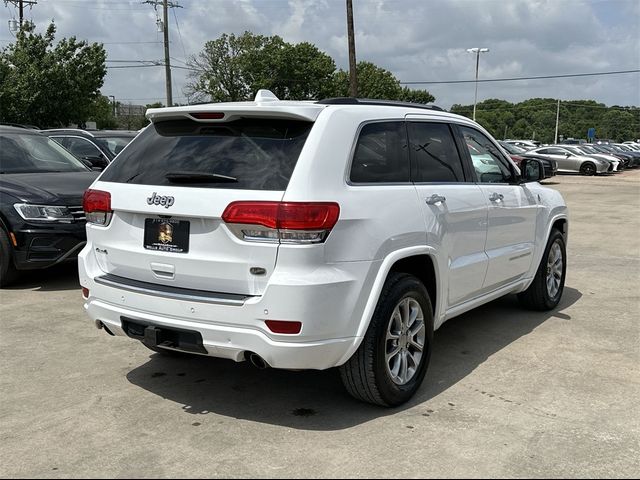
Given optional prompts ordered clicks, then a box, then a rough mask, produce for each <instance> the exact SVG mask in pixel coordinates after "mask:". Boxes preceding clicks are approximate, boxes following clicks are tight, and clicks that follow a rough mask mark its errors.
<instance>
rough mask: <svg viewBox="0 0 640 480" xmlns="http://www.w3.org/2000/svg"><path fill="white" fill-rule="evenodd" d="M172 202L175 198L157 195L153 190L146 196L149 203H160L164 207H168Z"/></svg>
mask: <svg viewBox="0 0 640 480" xmlns="http://www.w3.org/2000/svg"><path fill="white" fill-rule="evenodd" d="M173 202H175V198H173V197H165V196H162V195H158V194H157V193H156V192H153V195H151V196H150V197H149V198H147V203H148V204H149V205H162V206H163V207H164V208H169V207H170V206H171V205H173Z"/></svg>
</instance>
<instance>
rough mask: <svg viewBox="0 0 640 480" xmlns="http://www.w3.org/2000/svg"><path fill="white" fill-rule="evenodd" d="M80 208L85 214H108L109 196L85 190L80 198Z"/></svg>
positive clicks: (109, 207)
mask: <svg viewBox="0 0 640 480" xmlns="http://www.w3.org/2000/svg"><path fill="white" fill-rule="evenodd" d="M82 207H83V208H84V211H85V212H86V213H91V212H110V211H111V194H110V193H109V192H103V191H102V190H87V191H86V192H84V196H83V197H82Z"/></svg>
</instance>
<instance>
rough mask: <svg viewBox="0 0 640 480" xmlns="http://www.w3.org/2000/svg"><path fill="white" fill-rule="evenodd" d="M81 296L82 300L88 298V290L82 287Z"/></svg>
mask: <svg viewBox="0 0 640 480" xmlns="http://www.w3.org/2000/svg"><path fill="white" fill-rule="evenodd" d="M82 296H83V297H84V298H89V289H88V288H86V287H82Z"/></svg>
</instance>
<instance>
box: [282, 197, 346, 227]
mask: <svg viewBox="0 0 640 480" xmlns="http://www.w3.org/2000/svg"><path fill="white" fill-rule="evenodd" d="M339 215H340V206H339V205H338V204H337V203H319V202H315V203H290V202H284V203H281V204H280V209H279V210H278V228H282V229H285V230H330V229H332V228H333V226H334V225H335V224H336V222H337V221H338V216H339Z"/></svg>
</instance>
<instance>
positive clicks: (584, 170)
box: [580, 162, 597, 176]
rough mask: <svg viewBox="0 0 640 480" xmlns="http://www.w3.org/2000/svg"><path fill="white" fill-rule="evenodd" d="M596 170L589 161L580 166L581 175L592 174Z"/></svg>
mask: <svg viewBox="0 0 640 480" xmlns="http://www.w3.org/2000/svg"><path fill="white" fill-rule="evenodd" d="M596 172H597V169H596V166H595V165H594V164H593V163H591V162H585V163H583V164H582V165H581V166H580V173H581V174H582V175H587V176H592V175H595V174H596Z"/></svg>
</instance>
